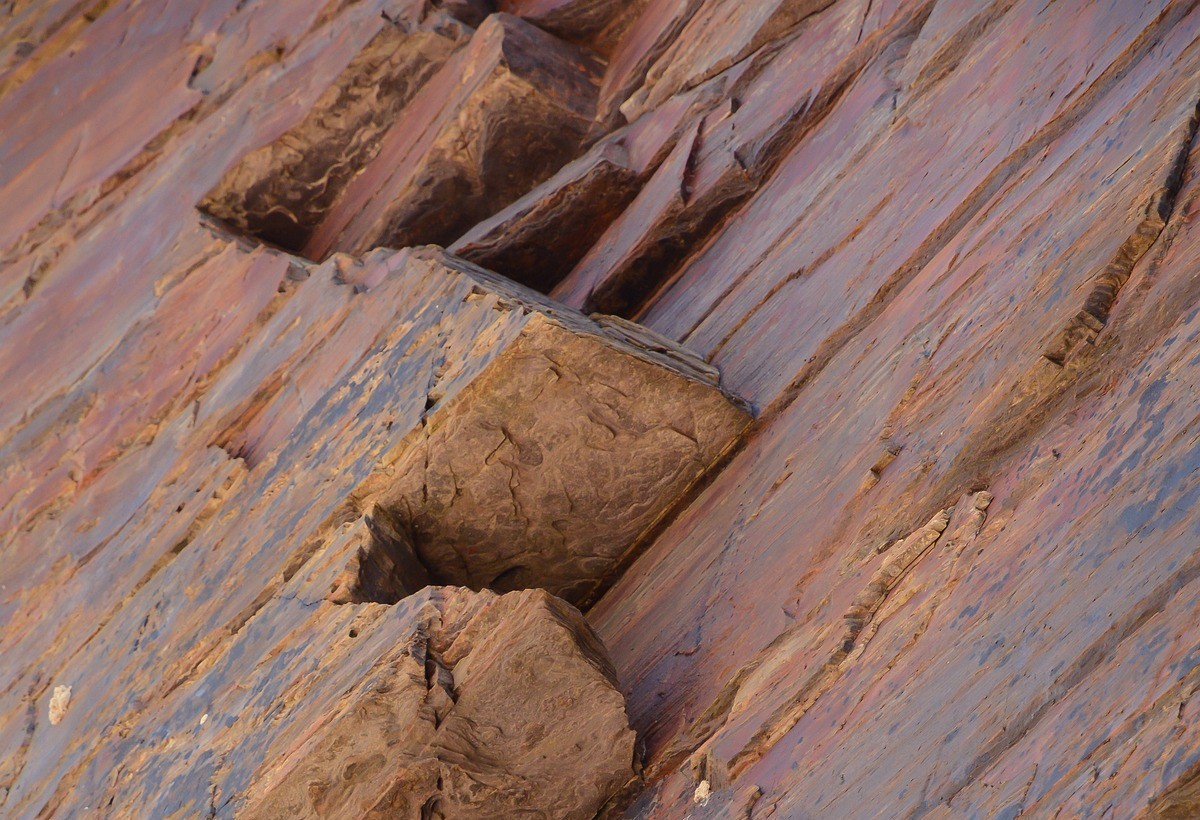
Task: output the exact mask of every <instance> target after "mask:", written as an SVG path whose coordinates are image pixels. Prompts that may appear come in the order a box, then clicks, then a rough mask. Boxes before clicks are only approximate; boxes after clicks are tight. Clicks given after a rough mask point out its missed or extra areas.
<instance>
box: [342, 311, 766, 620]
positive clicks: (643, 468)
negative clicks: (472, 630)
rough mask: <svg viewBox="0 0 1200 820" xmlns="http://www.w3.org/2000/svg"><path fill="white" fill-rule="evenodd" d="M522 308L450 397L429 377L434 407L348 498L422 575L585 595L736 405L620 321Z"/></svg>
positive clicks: (678, 486)
mask: <svg viewBox="0 0 1200 820" xmlns="http://www.w3.org/2000/svg"><path fill="white" fill-rule="evenodd" d="M526 310H528V311H529V312H528V313H527V317H526V318H525V319H524V320H523V321H522V322H521V324H520V331H519V333H517V334H516V335H515V337H513V338H512V339H511V340H510V341H509V342H508V344H507V345H506V346H505V347H504V348H503V350H502V351H500V352H498V353H495V354H491V356H490V357H489V358H490V359H491V361H490V362H489V363H488V365H487V367H486V368H485V369H483V370H482V371H481V372H480V373H479V374H478V375H477V376H475V377H474V378H473V380H472V381H471V383H470V384H469V385H467V386H466V387H464V388H463V389H462V390H461V391H459V392H458V394H457V395H456V396H454V398H453V399H445V400H443V399H442V397H441V392H440V386H438V387H434V388H433V392H432V393H431V400H434V401H438V407H437V409H436V410H435V411H434V412H431V413H429V414H428V415H426V416H425V417H424V419H423V420H422V424H421V426H420V427H419V428H418V429H417V430H415V431H414V433H413V434H411V435H410V436H408V437H407V438H406V440H405V441H404V442H402V443H401V444H399V445H397V447H396V449H395V450H394V451H393V452H392V453H391V454H389V455H388V456H387V457H386V458H385V459H384V461H383V463H382V464H381V466H380V468H379V470H378V472H377V474H376V475H374V476H372V477H371V478H370V479H368V480H367V481H366V482H365V483H364V484H363V486H361V487H360V488H359V489H358V490H356V492H355V503H356V505H357V506H358V507H359V508H360V509H364V510H368V511H371V512H370V513H368V514H373V515H374V516H375V517H376V518H377V519H382V520H387V521H389V522H393V523H392V525H391V526H390V527H389V529H390V530H392V531H396V530H400V531H401V532H402V533H403V534H404V535H407V539H408V541H409V542H410V543H409V544H404V545H401V546H400V549H399V550H398V551H399V553H400V554H402V555H406V554H412V555H414V556H415V558H416V560H417V561H418V562H419V563H420V564H421V565H422V566H424V567H425V568H426V569H427V571H428V575H429V577H430V578H431V579H432V580H433V581H434V582H435V583H455V584H463V585H466V586H469V587H471V588H474V589H478V588H481V587H488V588H490V589H495V590H499V591H507V590H511V589H526V588H529V587H539V588H542V589H548V590H550V591H551V592H553V593H555V594H556V595H560V596H562V597H564V598H566V599H567V600H570V601H582V600H587V599H588V598H589V597H591V596H592V595H593V594H594V592H595V591H596V589H597V588H598V587H600V586H601V585H602V584H603V583H604V582H605V581H606V579H608V578H610V577H611V576H612V574H613V572H614V569H615V568H616V567H617V566H618V565H620V564H621V563H622V562H623V561H624V560H626V559H627V558H629V557H631V550H632V549H633V548H634V547H635V546H636V545H637V544H639V543H640V541H641V539H643V538H644V537H645V535H646V533H647V532H648V531H650V529H651V528H652V527H653V526H654V525H655V524H656V523H657V522H659V521H660V520H661V519H662V518H663V517H664V516H665V515H666V514H667V513H669V512H671V510H672V508H673V506H674V504H675V503H676V502H677V501H678V500H679V499H680V498H681V497H683V496H684V495H685V494H686V493H687V491H688V489H689V488H690V487H691V486H692V485H694V484H695V483H696V482H697V481H698V480H699V479H700V478H702V477H703V476H704V474H705V473H706V472H707V471H708V469H709V468H710V467H711V466H712V465H713V464H714V463H716V462H717V461H718V459H720V457H721V456H722V455H723V454H724V453H725V452H726V451H727V450H728V449H729V448H730V447H731V446H732V445H733V443H734V442H735V441H736V440H737V437H738V435H739V434H740V433H741V432H742V431H743V430H744V429H745V427H746V426H747V424H748V423H749V420H750V417H749V415H748V414H747V413H746V411H744V410H742V409H741V408H739V407H738V406H737V405H736V404H734V403H732V402H731V401H730V400H729V399H728V398H727V397H726V396H725V395H724V394H723V393H721V391H720V389H719V388H718V387H717V385H716V383H715V374H712V373H709V372H705V371H704V370H702V369H700V368H699V367H698V366H697V365H696V364H695V363H693V362H691V361H689V360H688V359H687V358H682V357H680V358H667V357H665V356H663V355H661V354H659V353H657V352H656V351H654V350H653V349H652V348H648V347H644V346H642V344H641V340H640V339H638V338H637V337H630V336H628V335H627V334H626V333H624V332H623V331H624V325H623V324H621V323H607V324H606V325H604V326H589V323H587V322H584V321H579V320H578V319H576V320H575V321H571V315H570V313H568V312H565V311H564V312H562V313H560V314H557V315H555V314H547V313H543V312H539V311H535V310H534V305H531V304H530V305H527V306H526ZM483 344H484V342H483V340H478V341H476V342H475V347H474V352H475V353H477V354H478V355H486V354H484V348H483ZM672 347H673V346H672V344H671V343H670V342H666V340H662V349H666V350H668V351H669V350H670V349H671V348H672ZM376 540H378V539H376ZM385 540H387V541H388V542H390V543H393V544H395V543H396V539H395V538H388V539H385ZM393 551H396V550H393Z"/></svg>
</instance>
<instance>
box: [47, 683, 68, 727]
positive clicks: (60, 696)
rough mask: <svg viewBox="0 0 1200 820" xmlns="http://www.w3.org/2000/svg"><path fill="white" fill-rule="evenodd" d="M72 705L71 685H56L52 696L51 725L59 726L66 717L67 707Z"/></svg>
mask: <svg viewBox="0 0 1200 820" xmlns="http://www.w3.org/2000/svg"><path fill="white" fill-rule="evenodd" d="M70 705H71V687H70V686H55V687H54V694H53V695H51V696H50V725H51V726H57V725H58V724H59V723H60V722H62V719H63V718H64V717H66V714H67V707H68V706H70Z"/></svg>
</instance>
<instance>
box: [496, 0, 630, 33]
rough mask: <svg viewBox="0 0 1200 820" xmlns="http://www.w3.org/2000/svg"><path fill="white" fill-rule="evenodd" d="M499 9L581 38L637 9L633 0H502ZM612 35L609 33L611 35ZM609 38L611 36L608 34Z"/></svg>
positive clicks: (615, 25) (617, 22)
mask: <svg viewBox="0 0 1200 820" xmlns="http://www.w3.org/2000/svg"><path fill="white" fill-rule="evenodd" d="M498 5H499V8H500V11H504V12H508V13H509V14H515V15H517V16H519V17H523V18H525V19H526V20H528V21H529V22H531V23H534V24H535V25H537V27H538V28H541V29H545V30H546V31H549V32H551V33H552V34H556V35H558V36H559V37H563V38H565V39H567V40H572V41H579V40H581V39H583V38H586V37H588V36H589V35H594V34H596V33H597V32H600V31H602V30H605V31H607V30H609V29H611V28H613V27H620V24H621V23H622V22H623V21H624V20H625V18H629V17H630V16H632V14H633V13H634V12H636V11H638V6H639V2H630V0H500V2H499V4H498ZM611 37H612V35H611V34H610V35H609V38H611ZM606 39H608V38H606Z"/></svg>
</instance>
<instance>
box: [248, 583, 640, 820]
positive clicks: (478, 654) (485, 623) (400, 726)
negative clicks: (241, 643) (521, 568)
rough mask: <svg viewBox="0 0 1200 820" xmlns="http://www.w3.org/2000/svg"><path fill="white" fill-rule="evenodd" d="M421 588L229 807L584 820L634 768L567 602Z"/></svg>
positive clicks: (597, 659)
mask: <svg viewBox="0 0 1200 820" xmlns="http://www.w3.org/2000/svg"><path fill="white" fill-rule="evenodd" d="M422 597H423V598H424V599H425V602H424V604H423V606H422V607H420V608H419V609H417V610H416V612H415V613H414V614H415V615H416V616H417V617H418V618H419V619H420V620H418V621H416V622H408V623H405V622H403V621H401V622H399V623H395V625H394V626H392V627H391V628H392V629H393V630H395V632H398V633H399V634H394V638H393V644H392V647H391V648H389V649H387V650H386V651H385V652H384V654H382V655H381V656H380V657H378V658H377V659H375V660H374V661H372V662H370V664H369V669H368V668H364V670H363V671H364V673H365V674H364V675H363V677H362V680H361V682H360V683H358V684H357V685H356V686H355V687H354V688H353V689H352V690H351V691H349V692H347V693H346V694H345V695H344V696H343V697H342V699H341V703H340V704H339V706H338V708H337V709H336V711H334V712H333V713H332V714H330V715H328V716H326V717H324V718H323V719H322V721H321V722H320V724H319V725H315V726H313V727H311V728H310V729H309V730H308V731H307V732H306V733H305V735H303V736H302V737H301V739H300V741H299V742H298V743H297V745H296V746H295V747H294V748H293V749H291V750H289V751H288V752H287V753H286V754H284V755H283V756H282V757H281V758H280V759H278V760H276V761H272V762H271V763H269V764H268V765H267V766H265V767H264V770H263V772H262V774H261V775H260V779H259V780H258V782H257V783H256V785H255V786H253V787H252V788H251V790H250V793H249V796H248V797H247V800H246V803H245V804H244V806H243V807H242V808H241V810H240V811H239V816H244V817H251V818H285V817H338V818H353V817H381V816H387V817H413V818H417V817H431V816H432V817H465V816H471V817H506V816H512V815H513V814H514V813H521V814H529V815H532V816H539V817H562V818H591V817H594V816H595V815H596V813H597V812H598V810H599V809H600V808H601V807H602V806H603V805H604V803H605V802H606V801H607V800H608V799H609V798H610V797H612V796H613V795H615V794H616V793H617V792H618V791H619V790H620V789H621V788H622V787H623V786H624V785H625V784H626V783H627V782H628V781H630V780H631V779H632V778H633V777H634V776H635V774H634V770H633V763H634V750H633V745H634V734H633V732H632V731H630V729H629V726H628V724H627V722H626V719H625V710H624V701H623V698H622V697H621V694H620V692H618V691H617V689H616V686H615V681H614V679H613V672H612V667H611V665H610V664H609V661H608V658H607V655H606V653H605V651H604V648H603V647H602V646H601V645H600V643H599V641H598V640H597V639H596V637H595V635H594V634H593V633H592V631H591V628H590V627H589V626H588V625H587V624H586V623H585V622H584V620H583V617H582V616H581V615H580V614H579V612H578V611H577V610H575V609H574V608H573V607H570V606H569V605H567V604H564V603H563V602H562V601H559V600H557V599H555V598H553V597H551V596H549V595H547V594H546V593H544V592H538V591H528V592H520V593H517V592H514V593H510V594H508V595H505V596H502V597H497V596H495V595H493V594H491V593H487V592H482V593H469V592H466V591H464V590H453V589H431V590H430V591H429V592H427V593H424V594H423V596H422ZM389 620H394V619H389ZM414 620H415V619H414ZM400 630H408V632H407V634H404V632H401V631H400ZM356 637H360V638H361V637H364V636H362V635H361V633H360V635H359V636H356ZM481 750H486V751H485V753H484V754H482V755H481V754H480V751H481Z"/></svg>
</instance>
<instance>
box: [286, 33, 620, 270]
mask: <svg viewBox="0 0 1200 820" xmlns="http://www.w3.org/2000/svg"><path fill="white" fill-rule="evenodd" d="M598 82H599V64H598V63H597V61H596V59H595V58H594V57H593V56H592V55H590V54H589V53H587V52H585V51H583V50H581V49H579V48H577V47H574V46H571V45H569V44H567V43H566V42H563V41H561V40H558V39H556V38H554V37H552V36H551V35H549V34H546V33H545V32H543V31H541V30H540V29H537V28H534V27H533V26H531V25H529V24H528V23H525V22H523V21H522V20H520V19H519V18H516V17H512V16H509V15H495V16H492V17H489V18H488V19H487V21H485V22H484V23H483V24H482V25H481V26H480V28H479V31H478V32H477V33H476V35H475V36H474V37H472V38H471V42H470V44H469V45H468V46H467V48H466V49H464V50H463V51H462V52H461V53H460V54H458V55H456V57H455V58H453V59H451V60H450V61H449V62H448V63H447V64H446V65H445V66H444V67H443V68H442V70H441V71H439V72H438V73H437V75H435V76H434V77H433V78H432V79H430V81H429V82H428V83H427V84H426V85H425V87H424V88H423V89H422V90H421V92H420V93H419V94H417V96H416V97H414V98H413V99H412V101H411V102H410V103H409V104H408V105H407V106H406V107H405V108H404V109H403V110H402V111H401V112H400V113H399V114H398V116H397V123H396V127H394V128H392V129H391V131H390V132H389V135H388V136H385V137H384V138H383V139H382V141H381V142H380V146H379V149H378V152H377V154H376V156H375V157H374V158H373V159H372V160H371V161H370V162H369V163H367V164H366V166H365V167H363V168H362V169H361V170H360V171H359V172H358V174H357V175H356V176H355V178H354V180H353V181H352V182H351V183H350V184H349V185H347V186H346V188H345V189H344V191H343V192H342V194H341V195H340V196H339V197H338V198H337V200H336V201H335V202H334V203H333V205H332V206H331V207H330V208H329V210H328V213H327V214H326V215H325V218H324V219H323V220H321V223H320V225H319V227H318V228H317V229H316V231H314V233H313V235H312V237H311V239H310V240H309V242H308V243H307V244H306V245H305V247H304V254H305V255H306V256H309V257H312V258H319V259H323V258H325V257H326V256H328V255H329V254H330V253H332V252H333V251H344V252H347V253H364V252H366V251H368V250H370V249H371V248H374V247H376V246H379V245H390V246H392V247H402V246H404V245H414V244H424V243H430V242H432V243H449V242H450V241H451V240H453V239H455V238H456V237H458V236H459V235H460V234H461V233H462V232H463V231H464V230H465V229H466V228H468V227H469V226H471V225H473V224H474V223H476V222H478V221H479V220H480V219H483V218H484V217H485V216H488V215H489V214H491V213H494V212H495V211H498V210H500V209H501V208H503V207H504V206H505V205H508V204H509V203H510V202H512V201H513V200H514V199H516V198H517V197H519V196H521V195H522V194H523V193H525V192H526V191H528V190H529V188H531V187H532V186H534V185H536V184H537V183H539V182H541V181H542V180H544V179H545V178H546V177H548V176H550V175H551V174H552V173H554V171H555V170H557V169H558V168H559V167H560V166H561V165H562V164H563V163H565V162H566V161H568V160H570V159H572V158H573V157H574V156H575V154H576V153H577V152H578V150H579V147H580V145H581V143H582V141H583V138H584V135H585V134H586V133H587V130H588V126H589V124H590V121H591V118H592V114H593V112H594V111H595V94H596V86H597V84H598Z"/></svg>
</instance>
